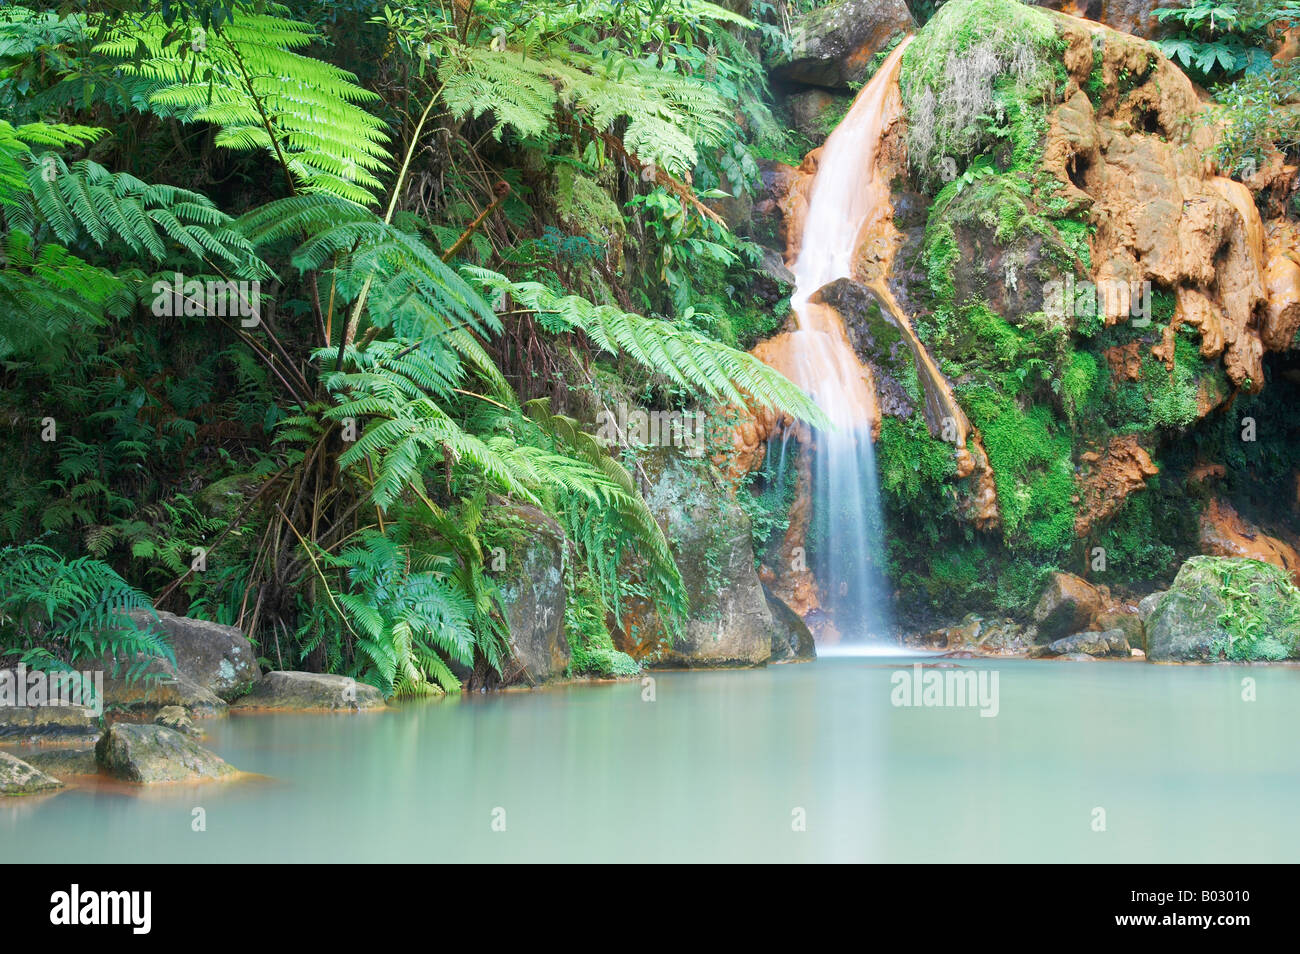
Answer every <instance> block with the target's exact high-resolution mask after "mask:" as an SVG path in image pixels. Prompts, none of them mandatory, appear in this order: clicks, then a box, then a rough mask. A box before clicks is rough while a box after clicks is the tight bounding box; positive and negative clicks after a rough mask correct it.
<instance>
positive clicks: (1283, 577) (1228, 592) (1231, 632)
mask: <svg viewBox="0 0 1300 954" xmlns="http://www.w3.org/2000/svg"><path fill="white" fill-rule="evenodd" d="M1187 562H1188V563H1193V564H1194V565H1195V566H1196V567H1197V568H1200V569H1203V570H1205V571H1208V572H1211V573H1213V574H1214V575H1216V576H1217V577H1218V596H1219V599H1220V600H1222V601H1223V612H1222V613H1221V614H1220V615H1219V618H1218V620H1217V622H1218V624H1219V625H1220V626H1221V627H1223V629H1224V631H1225V632H1227V634H1228V638H1227V639H1226V640H1223V641H1216V645H1215V646H1214V650H1215V652H1216V654H1219V655H1222V656H1224V657H1226V658H1228V659H1233V660H1252V659H1260V660H1279V659H1288V658H1290V657H1292V656H1294V655H1295V654H1296V649H1297V642H1300V640H1298V638H1297V634H1300V589H1296V586H1295V584H1294V583H1292V582H1291V577H1290V575H1289V574H1287V572H1286V571H1285V570H1282V569H1279V568H1278V567H1275V566H1273V565H1271V564H1268V563H1261V562H1259V561H1258V560H1242V559H1232V558H1228V557H1209V556H1198V557H1193V558H1192V559H1191V560H1188V561H1187Z"/></svg>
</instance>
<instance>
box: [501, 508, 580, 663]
mask: <svg viewBox="0 0 1300 954" xmlns="http://www.w3.org/2000/svg"><path fill="white" fill-rule="evenodd" d="M508 516H509V518H510V519H511V520H512V521H513V523H514V524H515V525H516V527H517V531H518V532H517V533H515V534H514V535H513V536H512V541H513V542H512V544H511V545H510V546H507V547H504V548H503V549H504V551H505V567H504V569H503V570H502V571H501V572H499V573H496V574H495V575H496V577H497V579H498V585H499V586H500V589H501V597H502V600H503V601H504V603H505V606H506V622H507V624H508V626H509V630H510V633H509V637H508V644H509V657H508V658H507V659H506V660H505V661H504V662H503V663H502V680H503V682H504V683H505V684H506V685H511V684H517V683H523V684H527V685H537V684H540V683H543V682H546V681H548V680H551V679H554V678H556V677H558V676H561V675H562V674H563V673H564V672H565V670H567V669H568V668H569V662H570V660H571V658H572V652H571V649H570V647H569V641H568V638H567V636H566V634H565V589H564V531H563V530H562V529H561V528H560V526H559V524H557V523H556V522H555V521H554V520H552V519H551V518H550V517H548V516H546V515H545V514H544V513H542V512H541V511H540V510H538V509H537V508H536V507H528V506H513V507H511V508H510V510H509V514H508Z"/></svg>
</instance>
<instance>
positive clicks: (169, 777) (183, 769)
mask: <svg viewBox="0 0 1300 954" xmlns="http://www.w3.org/2000/svg"><path fill="white" fill-rule="evenodd" d="M95 759H96V761H97V762H98V763H99V766H100V768H102V769H103V770H104V771H105V772H107V773H108V774H109V775H112V776H113V777H115V778H120V779H122V780H124V781H127V782H137V783H140V784H146V785H148V784H153V783H156V782H196V781H203V780H207V779H223V778H230V777H232V776H234V775H237V774H239V773H238V771H237V770H236V769H235V768H234V767H233V766H231V765H229V764H228V763H227V762H225V761H224V760H223V759H221V758H220V757H218V756H217V755H215V754H213V753H212V752H209V751H208V750H207V749H205V748H203V747H202V746H201V745H199V744H198V743H196V742H194V741H192V740H190V739H188V738H186V737H185V736H183V735H181V733H179V732H177V731H175V730H174V729H169V728H167V727H166V726H162V725H136V724H133V723H128V722H118V723H115V724H113V725H111V726H109V727H108V729H107V730H106V731H105V732H104V735H103V736H102V737H101V738H100V740H99V744H97V745H96V746H95Z"/></svg>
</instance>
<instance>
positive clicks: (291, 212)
mask: <svg viewBox="0 0 1300 954" xmlns="http://www.w3.org/2000/svg"><path fill="white" fill-rule="evenodd" d="M238 228H239V229H240V231H241V232H242V234H243V235H245V236H247V238H248V239H249V241H251V242H252V243H253V245H254V246H257V247H261V246H265V245H270V244H273V243H276V242H280V241H284V240H286V239H288V240H293V241H295V242H298V243H300V244H298V246H297V248H296V249H295V250H294V252H293V255H292V256H291V261H292V262H293V264H294V266H295V267H296V268H298V269H299V270H301V271H303V272H312V271H317V270H320V269H324V268H326V267H327V266H328V267H330V268H331V269H332V270H331V271H330V272H329V277H330V278H331V280H332V281H333V282H334V283H335V290H336V293H337V295H338V296H339V300H340V301H341V302H344V303H350V302H352V301H354V300H355V299H356V298H357V297H358V296H359V295H360V294H361V293H362V290H363V289H364V288H367V287H368V291H369V296H368V297H367V299H366V304H367V314H368V315H369V317H370V321H371V323H372V325H373V326H375V327H377V328H387V327H392V329H393V331H394V332H395V333H396V334H398V335H399V336H403V337H407V338H410V339H413V340H416V341H420V342H422V343H424V344H425V345H428V346H429V347H456V346H458V345H461V344H463V343H464V338H463V336H460V335H457V334H456V332H457V331H458V330H464V331H468V332H473V333H475V334H490V333H492V332H495V331H498V330H499V329H500V327H501V326H500V322H499V321H498V319H497V317H496V315H495V314H494V313H493V311H492V309H491V308H489V307H488V305H487V303H486V302H484V301H483V299H482V298H481V297H480V296H479V295H478V293H477V292H475V291H474V289H473V288H471V287H470V286H469V285H468V284H467V283H466V282H465V280H464V279H462V278H461V277H460V275H459V274H457V273H456V271H455V269H453V268H451V267H450V266H448V265H446V264H444V263H443V261H442V260H441V259H440V258H439V257H438V256H437V255H436V254H434V252H433V250H432V249H430V248H429V247H428V245H426V244H424V242H422V241H421V240H420V237H419V236H418V235H413V234H411V233H408V232H405V231H403V230H401V229H399V228H397V227H396V226H394V225H391V224H389V223H387V222H385V221H384V220H383V219H381V218H380V217H379V216H377V215H375V213H373V212H371V211H370V210H368V209H366V208H364V207H362V206H360V205H357V204H356V203H354V202H350V201H348V200H346V199H341V198H338V197H336V196H330V195H309V196H292V197H290V198H287V199H280V200H277V201H275V202H269V203H267V204H266V205H264V206H262V207H261V208H259V209H257V210H255V211H253V212H250V213H249V214H248V215H245V216H244V217H243V218H241V219H240V220H239V222H238ZM304 236H305V239H304ZM367 280H368V281H369V285H368V286H367ZM464 353H465V354H466V355H467V356H469V357H471V358H472V360H474V361H475V364H476V365H479V366H482V365H483V364H484V361H485V359H483V358H481V357H478V356H479V355H481V352H477V353H475V352H474V351H472V349H466V350H465V352H464ZM490 363H491V362H490V361H486V364H490Z"/></svg>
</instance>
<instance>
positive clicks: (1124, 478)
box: [1074, 434, 1160, 537]
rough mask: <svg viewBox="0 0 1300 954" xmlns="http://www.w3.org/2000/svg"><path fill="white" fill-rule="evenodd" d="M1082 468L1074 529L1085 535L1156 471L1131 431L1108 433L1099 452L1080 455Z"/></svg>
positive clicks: (1103, 520)
mask: <svg viewBox="0 0 1300 954" xmlns="http://www.w3.org/2000/svg"><path fill="white" fill-rule="evenodd" d="M1082 463H1083V466H1084V468H1085V472H1084V474H1083V476H1082V477H1081V478H1080V481H1079V509H1078V514H1077V516H1076V517H1075V520H1074V532H1075V533H1076V534H1077V535H1078V536H1081V537H1082V536H1085V535H1087V533H1088V531H1089V530H1091V529H1092V528H1093V527H1094V526H1095V525H1097V524H1099V523H1105V522H1106V521H1107V520H1109V519H1110V518H1111V517H1113V516H1114V515H1115V514H1116V513H1117V512H1118V511H1119V508H1120V506H1121V505H1123V503H1124V501H1125V499H1126V498H1127V497H1128V495H1129V494H1131V493H1133V492H1134V491H1137V490H1141V489H1142V488H1143V487H1145V486H1146V485H1147V483H1146V479H1147V478H1148V477H1154V476H1155V475H1156V474H1158V473H1159V472H1160V468H1158V467H1157V466H1156V465H1155V463H1154V462H1153V461H1152V460H1151V455H1150V454H1148V453H1147V452H1146V450H1145V449H1144V448H1143V447H1142V445H1141V444H1139V443H1138V442H1137V438H1136V437H1134V436H1133V435H1132V434H1125V435H1123V436H1119V437H1112V438H1111V440H1110V443H1109V444H1108V445H1107V446H1106V450H1105V451H1104V452H1103V453H1100V454H1098V453H1097V452H1095V451H1089V452H1088V453H1086V454H1084V455H1083V458H1082Z"/></svg>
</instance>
